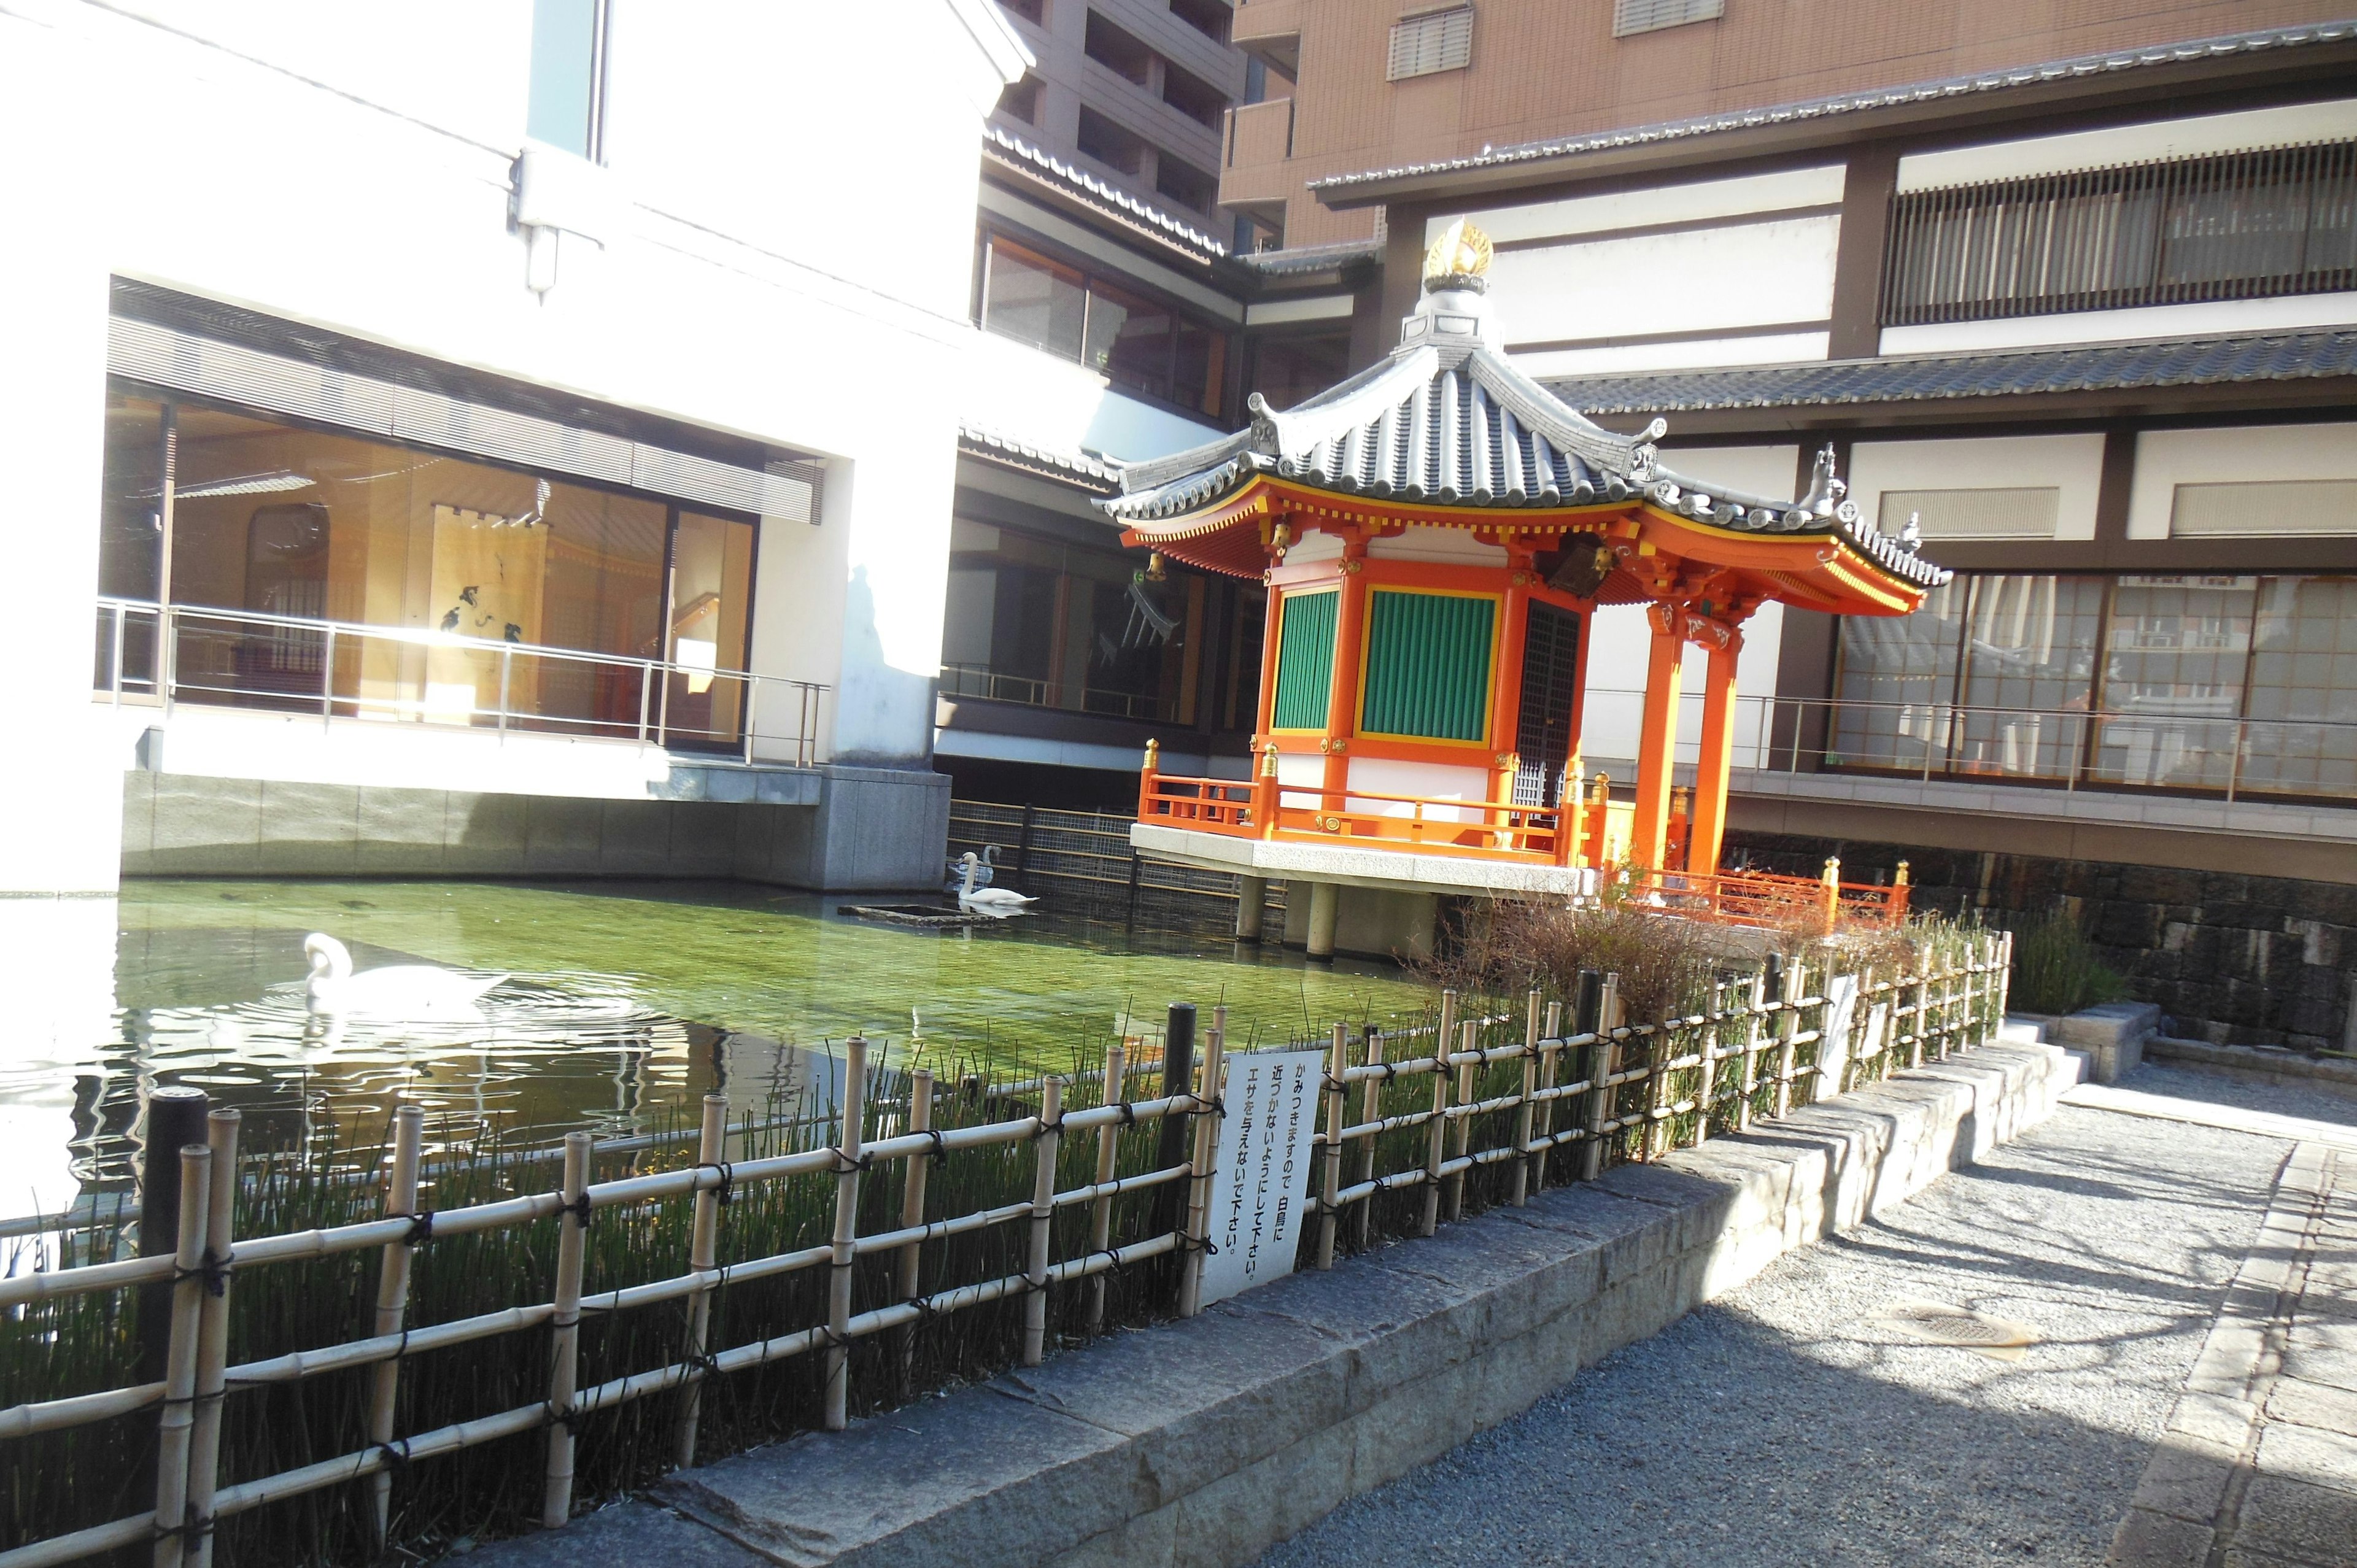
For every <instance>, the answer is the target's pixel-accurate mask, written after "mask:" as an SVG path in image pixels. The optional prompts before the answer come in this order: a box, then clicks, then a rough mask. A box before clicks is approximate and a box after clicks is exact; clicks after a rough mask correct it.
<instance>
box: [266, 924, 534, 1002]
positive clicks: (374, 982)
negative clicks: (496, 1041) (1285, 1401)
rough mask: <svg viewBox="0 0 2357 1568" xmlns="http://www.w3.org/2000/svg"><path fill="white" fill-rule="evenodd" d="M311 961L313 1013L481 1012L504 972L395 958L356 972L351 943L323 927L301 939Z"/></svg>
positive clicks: (306, 987)
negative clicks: (478, 971) (474, 970)
mask: <svg viewBox="0 0 2357 1568" xmlns="http://www.w3.org/2000/svg"><path fill="white" fill-rule="evenodd" d="M303 956H304V957H306V958H307V959H309V960H310V961H311V977H310V979H309V980H308V981H307V982H306V983H305V985H304V988H303V989H304V994H305V996H306V998H307V1000H308V1001H309V1003H310V1005H311V1010H312V1011H313V1012H315V1013H365V1014H369V1015H373V1016H375V1017H379V1018H402V1019H425V1018H448V1017H454V1016H457V1017H478V1016H480V1015H481V1012H482V1008H481V1002H482V998H483V993H485V992H487V991H489V990H490V988H491V987H492V986H494V985H497V984H499V983H500V982H501V981H503V980H505V979H506V978H507V976H506V975H504V974H461V973H460V972H457V970H452V969H441V968H437V967H436V966H435V965H433V964H430V963H397V964H390V965H387V966H386V967H385V968H382V969H367V970H362V971H361V972H360V973H358V974H354V973H353V972H352V955H351V951H350V949H348V948H346V947H345V946H344V944H343V943H341V942H339V941H338V940H336V939H335V938H333V937H331V936H328V934H327V933H325V932H324V931H313V932H312V933H311V934H310V935H309V936H307V937H305V938H304V939H303Z"/></svg>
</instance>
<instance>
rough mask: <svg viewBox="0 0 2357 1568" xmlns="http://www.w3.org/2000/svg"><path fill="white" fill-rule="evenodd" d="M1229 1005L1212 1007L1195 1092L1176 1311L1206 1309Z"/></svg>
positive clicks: (1182, 1313)
mask: <svg viewBox="0 0 2357 1568" xmlns="http://www.w3.org/2000/svg"><path fill="white" fill-rule="evenodd" d="M1227 1043H1228V1009H1227V1004H1225V1003H1222V1004H1220V1005H1219V1006H1216V1007H1214V1008H1212V1009H1211V1038H1210V1039H1209V1040H1207V1041H1206V1042H1205V1043H1204V1047H1203V1087H1202V1088H1201V1089H1200V1090H1198V1091H1197V1095H1196V1098H1197V1100H1198V1101H1200V1102H1201V1103H1202V1104H1203V1105H1204V1106H1205V1108H1206V1109H1204V1110H1203V1111H1201V1112H1197V1113H1196V1116H1195V1153H1194V1157H1193V1159H1192V1160H1191V1161H1190V1162H1189V1163H1190V1164H1191V1165H1193V1166H1194V1175H1193V1176H1191V1177H1190V1178H1189V1181H1188V1183H1187V1230H1186V1234H1185V1236H1184V1237H1183V1238H1182V1240H1183V1241H1184V1244H1185V1248H1186V1252H1187V1262H1186V1266H1185V1267H1184V1268H1183V1269H1181V1270H1180V1271H1179V1316H1181V1317H1192V1316H1195V1315H1196V1314H1197V1313H1199V1312H1200V1311H1202V1310H1203V1249H1204V1248H1205V1247H1207V1246H1209V1245H1210V1244H1211V1164H1212V1162H1213V1161H1214V1160H1216V1159H1218V1158H1219V1150H1220V1128H1221V1126H1222V1123H1224V1122H1226V1121H1227V1119H1228V1116H1227V1108H1226V1106H1225V1104H1224V1103H1222V1101H1221V1099H1220V1079H1221V1077H1222V1074H1223V1073H1224V1072H1225V1070H1226V1068H1227Z"/></svg>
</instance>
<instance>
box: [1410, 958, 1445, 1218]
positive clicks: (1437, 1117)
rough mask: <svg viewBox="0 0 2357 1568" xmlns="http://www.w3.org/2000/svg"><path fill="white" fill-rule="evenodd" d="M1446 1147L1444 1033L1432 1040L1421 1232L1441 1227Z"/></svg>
mask: <svg viewBox="0 0 2357 1568" xmlns="http://www.w3.org/2000/svg"><path fill="white" fill-rule="evenodd" d="M1445 1010H1446V1005H1445V1004H1444V1011H1445ZM1447 1157H1448V1035H1447V1034H1446V1033H1444V1034H1442V1035H1441V1036H1438V1037H1437V1039H1436V1040H1435V1041H1434V1042H1433V1059H1432V1119H1431V1121H1430V1122H1427V1123H1426V1127H1425V1139H1424V1214H1423V1217H1422V1219H1420V1220H1419V1221H1418V1224H1417V1230H1418V1232H1419V1234H1422V1235H1426V1236H1429V1235H1431V1234H1432V1233H1433V1232H1434V1231H1436V1230H1439V1229H1440V1165H1441V1162H1442V1161H1443V1160H1444V1159H1446V1158H1447Z"/></svg>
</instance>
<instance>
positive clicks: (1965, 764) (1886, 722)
mask: <svg viewBox="0 0 2357 1568" xmlns="http://www.w3.org/2000/svg"><path fill="white" fill-rule="evenodd" d="M2209 701H2210V699H2206V698H2183V697H2169V696H2156V697H2154V698H2151V699H2149V700H2143V699H2139V701H2138V702H2137V703H2136V705H2133V706H2129V707H2124V708H2119V709H2105V710H2097V711H2093V712H2089V711H2087V710H2084V709H2053V708H2008V707H1994V706H1976V705H1968V704H1964V703H1932V702H1925V703H1886V702H1858V701H1849V700H1844V699H1822V698H1790V697H1739V698H1738V699H1737V701H1736V714H1735V725H1734V728H1735V746H1734V757H1733V761H1734V766H1735V767H1737V768H1750V769H1755V770H1759V771H1763V772H1772V773H1816V772H1831V771H1841V772H1852V771H1855V772H1869V773H1880V774H1896V775H1901V776H1906V777H1911V778H1915V779H1922V780H1925V781H1930V780H1933V779H1943V780H1948V781H1964V782H1970V783H1975V784H1991V783H1996V784H2020V785H2025V786H2032V787H2039V788H2046V789H2065V790H2076V789H2106V790H2130V791H2139V792H2153V793H2163V794H2171V795H2193V796H2208V797H2212V798H2215V799H2219V800H2229V801H2233V800H2298V801H2319V800H2321V801H2326V802H2330V803H2336V804H2357V722H2351V721H2347V720H2334V719H2323V718H2301V719H2253V718H2239V717H2235V716H2233V715H2232V714H2217V713H2215V712H2212V711H2208V709H2207V707H2206V704H2207V703H2209ZM2218 701H2219V702H2221V703H2223V704H2224V705H2227V706H2232V705H2233V704H2234V703H2236V702H2238V701H2239V693H2235V694H2233V695H2230V696H2227V697H2223V698H2221V699H2218ZM1643 702H1644V693H1641V692H1630V691H1620V690H1597V691H1590V692H1589V693H1588V694H1587V713H1586V717H1585V721H1584V727H1585V731H1586V748H1587V753H1588V754H1589V755H1590V756H1592V757H1593V756H1604V755H1610V754H1612V753H1613V752H1614V751H1615V750H1616V749H1617V747H1616V746H1614V745H1613V743H1612V740H1611V738H1610V737H1612V736H1616V735H1621V734H1625V735H1626V736H1627V737H1628V741H1627V744H1628V745H1629V746H1630V747H1631V749H1633V747H1634V744H1635V737H1636V735H1637V727H1638V724H1637V720H1638V714H1639V713H1640V711H1641V708H1642V705H1643ZM1701 707H1702V702H1701V699H1700V698H1699V697H1691V696H1690V697H1688V698H1687V699H1686V700H1685V703H1684V708H1683V713H1682V717H1683V718H1684V728H1685V731H1686V732H1687V733H1688V734H1689V735H1691V734H1692V733H1694V731H1695V727H1696V719H1697V717H1698V715H1699V713H1700V711H1701ZM1696 749H1697V748H1696V746H1695V743H1694V742H1693V741H1692V740H1687V741H1685V742H1684V743H1683V744H1682V745H1681V746H1680V747H1679V753H1678V760H1680V761H1682V762H1691V761H1694V760H1695V753H1696Z"/></svg>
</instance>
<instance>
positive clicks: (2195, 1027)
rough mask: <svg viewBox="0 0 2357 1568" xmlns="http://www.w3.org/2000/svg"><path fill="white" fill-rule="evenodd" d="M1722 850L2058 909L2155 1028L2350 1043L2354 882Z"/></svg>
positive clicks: (1924, 903)
mask: <svg viewBox="0 0 2357 1568" xmlns="http://www.w3.org/2000/svg"><path fill="white" fill-rule="evenodd" d="M1727 854H1728V855H1729V856H1730V857H1731V858H1732V857H1737V856H1741V855H1744V854H1748V855H1749V857H1750V863H1751V864H1752V865H1755V866H1758V867H1759V868H1760V869H1761V870H1764V871H1777V872H1784V873H1788V874H1792V875H1816V874H1817V872H1818V871H1819V870H1820V869H1821V868H1822V867H1823V866H1824V862H1825V857H1826V856H1827V855H1839V856H1840V857H1841V863H1842V877H1843V879H1844V880H1845V881H1850V882H1872V881H1875V880H1876V879H1877V878H1878V877H1880V878H1882V879H1884V880H1888V879H1889V877H1890V875H1892V873H1893V872H1894V870H1895V869H1896V867H1897V865H1898V864H1899V862H1900V860H1901V859H1904V860H1906V861H1907V862H1908V870H1909V875H1910V879H1911V881H1912V882H1913V884H1914V888H1915V891H1914V895H1913V903H1914V907H1915V908H1919V909H1937V910H1940V911H1942V912H1943V913H1947V914H1957V913H1970V912H1972V911H1975V910H1978V911H1979V912H1980V913H1981V916H1982V918H1985V919H1986V920H1987V921H1988V922H1989V923H1990V924H1992V925H1998V926H2007V927H2020V926H2025V925H2028V924H2029V923H2031V922H2033V921H2035V920H2038V919H2040V918H2043V917H2045V916H2046V915H2048V914H2049V913H2050V912H2052V911H2053V910H2055V909H2058V908H2060V909H2065V910H2068V911H2070V912H2071V913H2072V915H2073V916H2074V917H2075V918H2077V919H2078V921H2079V923H2080V928H2081V929H2083V930H2084V931H2085V932H2086V933H2087V937H2088V940H2089V941H2091V942H2092V943H2093V945H2094V947H2095V949H2096V950H2097V952H2098V953H2099V954H2100V955H2101V956H2102V957H2103V959H2104V961H2105V962H2106V963H2108V964H2110V965H2111V966H2112V967H2113V968H2114V969H2115V970H2117V971H2119V972H2120V973H2121V974H2122V975H2123V976H2125V977H2126V980H2127V983H2128V985H2129V989H2130V991H2131V993H2133V994H2134V995H2135V997H2136V1000H2138V1001H2140V1002H2150V1003H2153V1004H2156V1005H2158V1007H2159V1008H2160V1010H2161V1012H2162V1013H2163V1014H2164V1015H2167V1019H2166V1027H2165V1029H2164V1032H2165V1033H2168V1034H2172V1035H2177V1036H2182V1037H2185V1038H2190V1039H2200V1040H2208V1041H2211V1042H2213V1043H2215V1044H2221V1045H2224V1044H2229V1043H2231V1044H2234V1045H2245V1046H2290V1047H2297V1048H2300V1049H2310V1050H2313V1049H2326V1050H2341V1051H2352V1050H2357V886H2349V885H2347V884H2344V883H2337V882H2308V881H2302V880H2298V879H2297V878H2292V877H2283V876H2251V875H2241V874H2238V873H2232V872H2219V871H2182V870H2176V869H2172V868H2169V867H2164V866H2147V865H2112V864H2110V863H2107V862H2102V861H2088V860H2058V859H2052V858H2049V857H2046V856H2041V855H2025V854H2004V853H2002V852H1999V851H1990V850H1984V851H1972V850H1946V849H1923V848H1916V847H1910V846H1908V845H1904V844H1889V843H1867V842H1861V841H1857V840H1849V839H1826V838H1804V837H1800V836H1797V835H1792V834H1776V833H1752V832H1730V833H1728V834H1727Z"/></svg>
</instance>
